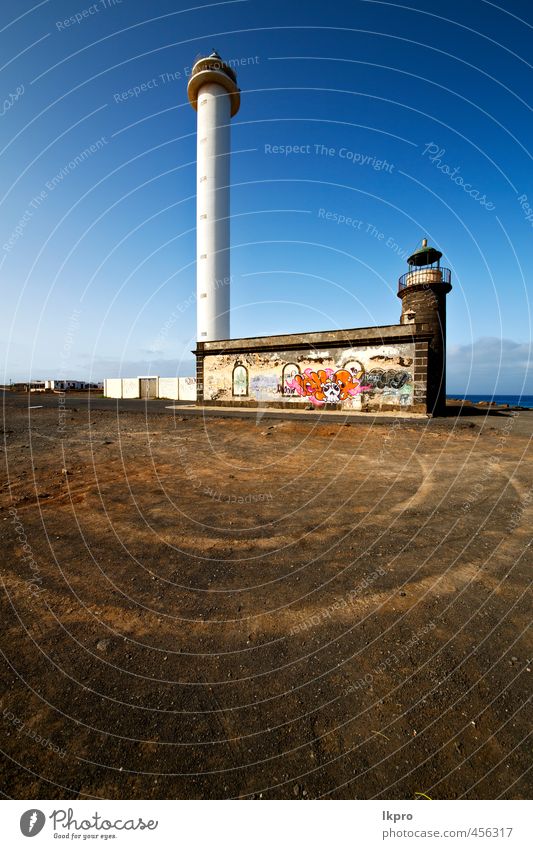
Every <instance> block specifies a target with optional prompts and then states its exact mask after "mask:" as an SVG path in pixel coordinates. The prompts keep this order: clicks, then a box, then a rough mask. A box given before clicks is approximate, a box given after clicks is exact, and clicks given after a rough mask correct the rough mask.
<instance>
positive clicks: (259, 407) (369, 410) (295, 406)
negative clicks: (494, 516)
mask: <svg viewBox="0 0 533 849" xmlns="http://www.w3.org/2000/svg"><path fill="white" fill-rule="evenodd" d="M195 406H196V408H201V407H209V408H210V409H218V410H223V409H225V408H227V407H230V408H231V409H241V410H250V411H252V410H253V411H254V412H260V411H263V412H266V411H268V410H285V411H287V412H290V411H291V410H292V411H293V412H295V413H302V412H309V413H319V414H322V413H336V414H338V413H342V415H347V416H352V415H355V416H361V415H364V416H376V415H385V416H389V415H390V414H391V413H394V414H396V413H398V414H400V415H401V414H406V415H410V416H413V415H415V416H423V418H428V415H427V413H426V408H425V405H423V404H411V405H409V406H400V405H399V404H382V405H381V406H380V407H379V408H376V407H372V406H370V404H363V405H362V406H361V409H360V410H352V409H349V408H345V407H343V406H342V404H327V405H326V406H324V407H313V406H312V405H311V404H310V403H308V402H298V401H296V402H295V401H269V402H268V403H267V404H265V403H262V404H259V403H258V402H256V401H252V400H247V401H203V402H202V403H199V404H196V405H195ZM169 409H173V408H169Z"/></svg>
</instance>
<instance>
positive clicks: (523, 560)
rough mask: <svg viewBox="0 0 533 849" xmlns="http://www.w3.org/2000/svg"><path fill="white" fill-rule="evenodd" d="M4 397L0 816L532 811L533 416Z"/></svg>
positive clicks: (0, 520) (0, 499) (0, 491)
mask: <svg viewBox="0 0 533 849" xmlns="http://www.w3.org/2000/svg"><path fill="white" fill-rule="evenodd" d="M5 398H6V400H5V402H4V421H3V428H4V441H3V448H2V465H3V469H2V481H1V484H2V488H1V489H0V508H1V509H0V534H1V550H2V554H3V557H2V561H3V563H2V573H3V589H4V592H3V594H2V623H3V634H2V654H3V657H2V659H1V660H0V662H1V663H2V665H3V675H2V681H3V689H2V695H1V710H0V718H1V722H0V731H1V734H2V749H3V751H4V756H3V760H2V768H1V770H2V771H1V782H0V789H1V791H2V792H3V794H5V795H6V796H8V797H14V798H90V797H97V798H103V799H104V798H126V799H129V798H228V797H243V798H246V797H249V798H250V797H251V798H264V799H268V798H290V799H295V798H298V799H302V800H304V799H306V798H337V799H344V798H349V799H352V798H362V799H370V798H383V799H414V798H423V797H421V796H420V795H419V794H426V795H427V796H429V797H430V798H432V799H457V798H468V799H487V798H490V799H493V798H512V799H521V798H528V797H530V796H531V774H529V776H528V774H527V771H528V769H530V767H531V746H530V740H528V734H529V733H530V730H531V710H530V705H529V707H528V704H527V703H528V700H529V699H530V697H531V683H532V680H533V672H532V669H533V667H532V666H531V665H530V661H531V660H533V646H532V642H531V636H530V635H528V630H527V629H528V626H529V624H530V621H531V597H530V595H529V594H528V586H529V583H530V579H531V565H532V557H531V547H530V543H531V516H532V514H533V490H532V488H531V487H532V484H533V468H532V463H531V450H530V439H531V434H532V433H533V413H526V412H520V413H517V414H514V415H512V414H505V415H503V416H499V417H498V418H497V420H496V419H495V418H491V417H489V418H487V419H485V418H484V417H482V418H481V419H480V420H479V422H474V421H465V420H462V419H460V418H454V417H453V416H452V417H450V418H448V419H446V420H443V421H440V422H437V421H432V422H426V421H421V422H410V421H407V420H398V421H395V422H393V423H390V422H384V421H376V422H375V421H373V420H371V419H368V421H366V420H365V421H363V422H361V421H359V420H357V421H355V420H354V421H353V422H352V423H351V424H350V425H342V424H337V423H328V421H327V420H324V419H322V420H320V417H318V416H313V417H309V420H308V421H296V420H290V419H289V420H286V421H272V420H270V419H268V418H265V417H262V416H261V415H260V416H258V417H255V418H251V419H247V420H244V419H238V418H233V419H227V418H221V417H216V416H214V417H211V418H209V419H205V420H203V419H202V418H193V417H187V418H185V417H183V416H182V415H180V411H179V410H174V411H172V410H168V409H163V408H162V409H160V410H157V411H153V412H149V413H147V412H146V411H145V410H143V407H142V404H139V407H138V411H137V412H131V411H124V412H118V413H117V412H113V411H106V410H92V411H90V413H89V415H88V414H87V410H86V409H85V408H83V409H81V408H80V409H78V410H68V411H67V413H66V414H64V413H62V412H61V411H60V410H59V409H32V410H28V400H27V398H25V397H24V396H14V395H13V396H10V395H8V394H6V396H5ZM31 403H32V404H38V403H39V402H38V401H31Z"/></svg>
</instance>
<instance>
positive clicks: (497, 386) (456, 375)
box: [447, 336, 533, 395]
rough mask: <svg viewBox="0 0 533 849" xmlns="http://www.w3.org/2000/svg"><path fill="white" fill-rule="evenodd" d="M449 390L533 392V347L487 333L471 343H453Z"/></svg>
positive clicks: (449, 368) (448, 369) (450, 358)
mask: <svg viewBox="0 0 533 849" xmlns="http://www.w3.org/2000/svg"><path fill="white" fill-rule="evenodd" d="M447 385H448V393H452V394H453V393H454V392H461V393H465V392H470V393H473V394H488V393H492V392H495V391H497V392H499V393H505V394H509V395H518V394H519V393H525V394H526V395H532V394H533V347H532V345H531V343H529V342H515V341H514V340H512V339H499V338H497V337H493V336H486V337H483V338H481V339H477V340H476V341H475V342H473V343H471V344H468V345H449V346H448V356H447Z"/></svg>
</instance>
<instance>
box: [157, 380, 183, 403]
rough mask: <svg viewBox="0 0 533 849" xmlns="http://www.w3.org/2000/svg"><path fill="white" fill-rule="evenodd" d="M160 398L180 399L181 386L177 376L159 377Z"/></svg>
mask: <svg viewBox="0 0 533 849" xmlns="http://www.w3.org/2000/svg"><path fill="white" fill-rule="evenodd" d="M159 398H170V399H171V400H172V401H178V400H179V388H178V378H177V377H160V378H159Z"/></svg>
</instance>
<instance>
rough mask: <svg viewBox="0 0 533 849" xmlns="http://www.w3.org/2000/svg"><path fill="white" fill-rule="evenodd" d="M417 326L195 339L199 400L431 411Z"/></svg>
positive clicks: (424, 342) (426, 339)
mask: <svg viewBox="0 0 533 849" xmlns="http://www.w3.org/2000/svg"><path fill="white" fill-rule="evenodd" d="M430 342H431V334H430V333H427V332H425V331H424V330H423V329H421V328H419V327H418V326H417V325H387V326H385V327H373V328H357V329H352V330H342V331H334V332H323V333H308V334H287V335H283V336H269V337H255V338H251V339H230V340H223V341H213V342H204V343H198V346H197V350H196V351H195V353H196V362H197V389H198V396H197V403H198V404H200V405H202V404H203V405H219V406H247V407H255V406H257V407H293V408H294V407H301V408H304V409H305V408H309V407H315V408H317V409H338V410H345V411H360V412H379V411H385V412H386V411H403V412H411V413H417V414H426V411H427V403H426V378H427V362H428V346H429V344H430Z"/></svg>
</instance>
